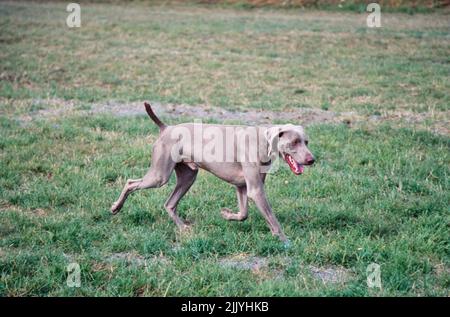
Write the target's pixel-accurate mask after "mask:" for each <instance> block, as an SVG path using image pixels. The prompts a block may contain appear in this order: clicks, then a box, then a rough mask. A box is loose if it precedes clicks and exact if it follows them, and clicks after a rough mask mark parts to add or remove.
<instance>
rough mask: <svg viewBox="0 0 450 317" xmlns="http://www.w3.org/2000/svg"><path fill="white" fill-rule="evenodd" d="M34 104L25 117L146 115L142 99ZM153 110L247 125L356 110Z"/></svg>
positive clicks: (336, 116)
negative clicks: (107, 114) (78, 103)
mask: <svg viewBox="0 0 450 317" xmlns="http://www.w3.org/2000/svg"><path fill="white" fill-rule="evenodd" d="M33 104H34V105H35V106H36V107H38V108H42V109H40V110H37V111H34V112H31V113H29V114H27V115H24V116H22V117H21V118H20V119H22V120H24V121H28V120H31V119H33V118H38V117H43V118H49V117H62V116H67V115H70V114H74V113H78V114H102V113H110V114H113V115H114V116H118V117H127V116H136V115H144V114H145V111H144V107H143V102H132V103H120V102H116V101H107V102H105V103H97V104H91V105H89V107H82V106H79V105H77V104H76V103H75V102H74V101H66V100H62V99H37V100H33ZM151 104H152V107H153V110H154V111H155V112H156V113H157V114H158V115H160V116H162V117H170V118H180V117H186V118H196V119H204V120H220V121H221V122H223V121H237V122H242V123H245V124H267V123H273V122H276V121H296V122H299V123H300V124H305V125H306V124H308V123H312V122H339V121H340V122H342V119H343V118H347V117H354V116H356V113H354V112H345V113H336V112H332V111H325V110H320V109H313V108H298V109H295V110H289V111H283V112H279V111H269V110H262V109H246V110H226V109H223V108H219V107H212V106H207V105H196V106H191V105H187V104H161V103H157V102H152V103H151Z"/></svg>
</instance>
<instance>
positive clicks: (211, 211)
mask: <svg viewBox="0 0 450 317" xmlns="http://www.w3.org/2000/svg"><path fill="white" fill-rule="evenodd" d="M66 14H67V13H66V12H65V5H64V4H61V3H56V4H55V3H50V4H39V5H38V4H34V3H21V2H7V3H4V2H2V3H0V45H1V49H0V136H1V137H0V274H1V275H0V296H25V295H26V296H31V295H37V296H48V295H56V296H73V295H75V296H79V295H94V296H100V295H103V296H119V295H121V296H134V295H145V296H155V295H157V296H174V295H176V296H182V295H191V296H192V295H216V296H222V295H225V296H227V295H230V296H241V295H242V296H246V295H255V296H260V295H265V296H271V295H275V296H300V295H301V296H312V295H320V296H332V295H338V296H358V295H360V296H380V295H389V296H448V295H449V292H448V290H449V288H450V284H449V281H450V273H449V272H450V271H449V265H450V259H449V251H450V250H449V242H450V236H449V230H448V224H449V220H450V219H449V215H450V213H449V211H450V210H449V189H450V188H449V186H450V181H449V172H450V156H449V153H450V151H449V150H450V139H449V137H448V133H447V132H446V131H448V130H440V134H435V133H433V132H432V131H426V130H425V129H423V127H418V126H416V124H417V122H412V123H411V122H410V121H408V118H411V113H414V114H416V115H417V114H418V113H424V114H427V115H428V114H430V113H433V114H434V115H436V117H437V118H439V120H436V119H434V118H435V117H433V116H429V117H427V116H425V119H426V120H425V119H424V120H423V121H424V122H422V123H423V124H425V125H426V126H430V127H433V125H434V124H437V123H439V122H440V123H439V124H441V125H444V124H442V122H444V123H445V122H448V121H449V117H448V110H449V101H450V94H449V92H450V80H449V76H448V74H449V71H450V63H449V61H450V60H449V58H448V56H449V51H450V44H449V42H448V35H449V32H450V28H449V25H448V16H445V15H443V14H439V13H433V14H430V15H422V14H418V15H415V16H414V21H413V22H412V20H411V19H412V18H411V17H410V16H409V15H403V14H385V15H383V20H382V23H383V28H382V29H378V30H372V29H367V28H366V27H365V24H364V23H365V15H359V14H353V13H345V14H343V13H331V12H321V11H297V10H292V11H288V10H282V11H268V10H261V11H260V10H255V11H251V12H249V11H243V10H231V9H223V8H216V7H210V8H204V7H196V6H189V7H180V6H177V7H167V6H164V7H154V6H152V7H148V6H145V5H141V6H137V5H132V6H123V5H92V4H82V27H81V28H80V29H68V28H67V27H66V26H65V18H66ZM143 99H145V100H152V101H159V102H162V103H167V102H173V103H186V104H191V105H197V104H207V105H212V106H219V107H223V108H226V109H233V108H240V109H243V110H245V109H250V108H256V109H270V110H274V111H279V110H294V109H296V108H299V107H303V108H314V109H322V111H335V112H340V111H352V113H355V115H356V116H358V117H360V118H362V119H361V120H360V122H359V123H357V122H356V123H355V122H353V121H351V122H350V121H349V122H350V124H349V125H347V124H321V123H316V124H312V125H310V126H308V128H307V132H308V134H309V136H310V148H311V150H312V152H313V153H314V154H315V156H316V157H317V165H315V166H314V167H313V168H308V169H307V170H306V172H305V173H304V174H303V175H302V176H299V177H296V176H294V175H293V174H292V173H291V172H290V171H289V170H288V169H287V168H286V167H283V168H282V169H280V170H279V171H277V172H276V173H275V174H274V175H269V177H268V180H267V182H266V188H267V193H268V196H269V199H270V202H271V204H272V206H273V209H274V210H275V213H276V215H277V217H278V219H279V221H280V223H281V225H282V226H283V228H284V230H285V232H286V234H287V235H288V236H289V238H290V239H291V241H292V247H291V248H289V249H284V248H283V246H282V245H281V244H280V243H279V241H278V240H277V239H275V238H273V237H272V236H271V235H270V232H269V229H268V228H267V225H266V223H265V221H264V219H263V218H262V217H261V215H259V213H258V211H257V210H256V208H255V206H254V205H253V204H251V208H250V217H249V219H248V220H247V221H245V222H242V223H231V222H227V221H225V220H223V219H222V218H221V216H220V213H219V211H220V209H221V208H223V207H229V208H233V209H234V210H236V209H237V206H236V204H237V202H236V197H235V192H234V189H233V188H232V187H231V186H230V185H227V184H226V183H224V182H222V181H220V180H218V179H217V178H215V177H213V176H211V175H210V174H208V173H206V172H203V171H202V172H200V175H199V177H198V179H197V182H196V183H195V184H194V186H193V187H192V189H191V190H190V192H189V193H188V194H187V195H186V197H185V198H184V199H183V200H182V202H181V203H180V206H179V213H180V215H181V216H182V217H183V218H185V219H188V220H189V221H190V222H192V223H193V227H192V232H190V233H189V234H184V235H181V234H180V233H178V231H177V230H176V227H175V224H174V223H173V222H172V221H171V220H170V218H169V216H168V215H167V213H166V211H165V210H164V208H163V204H164V201H165V200H166V198H167V196H168V195H169V194H170V191H171V189H172V188H173V187H174V182H175V179H174V177H172V178H171V180H170V182H169V184H168V185H167V186H165V187H163V188H160V189H152V190H146V191H141V192H138V193H135V194H133V196H131V197H130V198H129V199H128V201H127V204H126V205H125V207H124V209H123V210H122V211H121V213H120V214H118V215H117V216H112V215H111V214H110V212H109V207H110V206H111V204H112V202H113V201H114V200H115V199H116V198H117V197H118V195H119V193H120V191H121V189H122V186H123V185H124V182H125V180H126V179H127V178H138V177H141V176H142V175H143V174H144V173H145V172H146V170H147V168H148V163H149V161H150V158H151V144H152V142H153V141H154V139H155V138H156V135H157V130H156V128H155V126H154V125H153V124H152V123H151V122H150V120H149V119H148V118H147V117H146V116H144V115H143V116H135V117H130V116H125V117H118V116H114V114H109V115H106V114H95V113H94V114H91V115H88V114H86V113H85V114H82V113H83V112H82V111H89V110H91V109H95V103H105V102H106V101H110V100H119V101H120V100H122V101H132V100H140V101H141V100H143ZM55 101H56V103H55ZM72 102H73V108H74V111H67V113H64V114H65V116H60V117H58V116H56V117H45V116H40V115H39V112H40V111H45V110H46V109H53V110H54V108H57V107H58V105H60V104H62V103H66V105H69V106H68V108H70V104H71V103H72ZM53 110H52V111H53ZM386 114H387V115H399V116H405V118H407V120H406V121H405V122H404V123H406V124H402V125H399V124H397V123H396V122H393V121H383V120H381V121H380V122H377V123H376V124H375V123H374V122H372V121H370V120H365V119H367V118H369V117H370V116H372V115H377V116H379V115H386ZM28 115H32V117H31V120H29V118H28V117H27V116H28ZM190 120H192V118H186V117H182V118H179V119H177V120H174V119H169V118H165V121H167V122H170V123H177V122H185V121H190ZM433 120H434V121H433ZM214 121H215V122H221V118H216V119H215V120H214ZM294 121H295V120H294ZM438 121H439V122H438ZM291 123H295V122H291ZM429 130H432V129H429ZM282 166H284V165H282ZM124 254H126V255H128V256H129V257H130V259H131V260H130V261H125V260H120V259H117V258H118V257H120V256H123V255H124ZM248 256H259V257H261V258H264V259H266V260H267V261H268V266H267V267H266V268H263V269H262V270H255V271H250V270H239V269H233V268H227V267H224V266H223V265H222V264H221V261H223V259H230V258H231V259H234V258H239V257H240V258H246V257H248ZM141 260H146V261H147V265H146V266H143V265H141V264H142V263H141V264H139V263H140V262H139V261H141ZM71 262H77V263H79V264H80V266H81V287H80V288H69V287H68V286H67V285H66V279H67V272H66V267H67V265H68V264H69V263H71ZM372 262H375V263H378V264H379V265H380V266H381V279H382V289H369V288H368V287H367V283H366V278H367V274H366V268H367V266H368V265H369V264H370V263H372ZM309 266H314V267H317V268H329V267H334V268H340V269H345V270H346V271H347V272H348V274H349V276H350V277H349V278H348V280H346V281H343V282H339V283H322V281H320V280H318V279H317V278H315V277H314V276H312V274H311V272H310V270H309V269H308V268H309Z"/></svg>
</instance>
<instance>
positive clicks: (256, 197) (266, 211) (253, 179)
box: [245, 169, 289, 244]
mask: <svg viewBox="0 0 450 317" xmlns="http://www.w3.org/2000/svg"><path fill="white" fill-rule="evenodd" d="M245 174H246V179H245V181H246V184H247V195H248V197H250V198H251V199H252V200H253V201H254V202H255V204H256V207H258V210H259V211H260V212H261V214H262V215H263V217H264V219H266V221H267V224H268V225H269V228H270V231H271V232H272V234H273V235H274V236H277V237H279V238H280V239H281V241H283V242H284V243H286V244H287V243H288V242H289V240H288V239H287V237H286V235H285V234H284V233H283V230H282V229H281V226H280V223H279V222H278V220H277V218H276V217H275V215H274V214H273V212H272V209H271V208H270V205H269V202H268V201H267V197H266V193H265V191H264V183H263V178H262V177H261V174H260V173H259V171H258V170H254V169H252V170H250V171H246V172H245Z"/></svg>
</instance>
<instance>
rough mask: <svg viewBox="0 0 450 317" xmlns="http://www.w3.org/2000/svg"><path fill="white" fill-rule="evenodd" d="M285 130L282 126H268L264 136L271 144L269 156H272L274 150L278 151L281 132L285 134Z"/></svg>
mask: <svg viewBox="0 0 450 317" xmlns="http://www.w3.org/2000/svg"><path fill="white" fill-rule="evenodd" d="M283 132H284V131H283V130H282V128H281V126H274V127H271V128H268V129H267V130H266V131H265V132H264V136H265V137H266V140H267V143H268V144H269V146H268V147H267V155H268V156H269V157H270V156H272V151H274V150H275V151H276V149H277V146H278V139H279V138H280V136H281V134H283ZM275 154H276V153H275Z"/></svg>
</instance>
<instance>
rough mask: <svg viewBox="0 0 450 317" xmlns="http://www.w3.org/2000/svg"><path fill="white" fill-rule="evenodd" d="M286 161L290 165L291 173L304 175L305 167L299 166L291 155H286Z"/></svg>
mask: <svg viewBox="0 0 450 317" xmlns="http://www.w3.org/2000/svg"><path fill="white" fill-rule="evenodd" d="M285 161H286V162H287V163H288V165H289V167H290V168H291V171H292V172H294V174H297V175H299V174H302V173H303V165H301V164H298V163H297V162H296V161H295V160H294V159H293V158H292V156H290V155H289V154H286V156H285Z"/></svg>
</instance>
